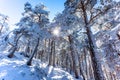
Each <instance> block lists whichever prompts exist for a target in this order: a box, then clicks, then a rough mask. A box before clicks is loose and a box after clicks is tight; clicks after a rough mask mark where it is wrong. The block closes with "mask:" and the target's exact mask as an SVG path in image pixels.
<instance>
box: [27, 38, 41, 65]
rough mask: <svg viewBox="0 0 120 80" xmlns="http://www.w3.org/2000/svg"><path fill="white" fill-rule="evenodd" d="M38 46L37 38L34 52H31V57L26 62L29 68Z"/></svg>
mask: <svg viewBox="0 0 120 80" xmlns="http://www.w3.org/2000/svg"><path fill="white" fill-rule="evenodd" d="M38 45H39V38H38V40H37V44H36V46H35V48H34V50H33V52H32V55H31V57H30V58H29V60H28V61H27V65H29V66H31V64H32V59H33V57H34V55H35V53H37V48H38Z"/></svg>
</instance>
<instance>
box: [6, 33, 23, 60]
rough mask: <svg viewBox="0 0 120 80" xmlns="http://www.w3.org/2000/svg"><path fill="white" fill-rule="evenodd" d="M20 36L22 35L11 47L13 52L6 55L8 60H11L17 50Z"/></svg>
mask: <svg viewBox="0 0 120 80" xmlns="http://www.w3.org/2000/svg"><path fill="white" fill-rule="evenodd" d="M21 36H22V34H21V35H20V36H19V37H18V38H17V39H16V41H15V45H14V46H13V50H12V51H11V52H10V53H9V54H8V57H9V58H12V57H13V56H14V53H15V51H16V49H17V45H18V41H19V39H20V37H21Z"/></svg>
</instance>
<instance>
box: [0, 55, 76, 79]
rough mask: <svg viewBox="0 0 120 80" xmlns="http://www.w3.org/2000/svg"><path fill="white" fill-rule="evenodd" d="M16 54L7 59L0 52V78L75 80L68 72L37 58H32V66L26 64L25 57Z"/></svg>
mask: <svg viewBox="0 0 120 80" xmlns="http://www.w3.org/2000/svg"><path fill="white" fill-rule="evenodd" d="M16 54H17V55H16ZM16 54H15V56H14V58H12V59H9V58H8V57H7V56H6V54H5V53H4V54H3V53H0V80H75V79H74V78H73V77H72V76H71V75H70V74H69V73H67V72H65V71H63V70H61V69H59V68H53V67H52V66H51V67H47V65H46V64H45V63H42V62H40V61H38V60H33V64H32V66H27V65H26V61H27V59H25V58H23V56H22V55H19V53H16Z"/></svg>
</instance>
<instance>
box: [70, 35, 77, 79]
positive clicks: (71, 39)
mask: <svg viewBox="0 0 120 80" xmlns="http://www.w3.org/2000/svg"><path fill="white" fill-rule="evenodd" d="M68 39H69V42H70V50H71V52H70V54H71V57H72V61H73V71H74V73H75V77H76V78H79V75H78V72H77V68H76V58H75V51H74V46H73V38H72V35H69V36H68Z"/></svg>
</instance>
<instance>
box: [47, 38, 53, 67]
mask: <svg viewBox="0 0 120 80" xmlns="http://www.w3.org/2000/svg"><path fill="white" fill-rule="evenodd" d="M53 44H54V42H53V40H52V41H50V46H51V48H50V54H49V63H48V66H50V65H52V63H53Z"/></svg>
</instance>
